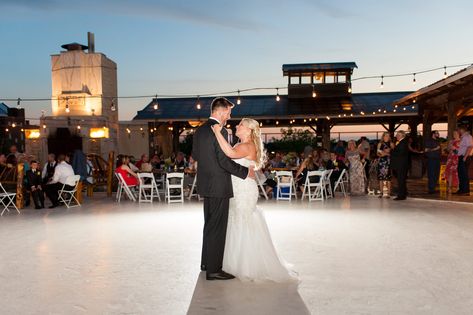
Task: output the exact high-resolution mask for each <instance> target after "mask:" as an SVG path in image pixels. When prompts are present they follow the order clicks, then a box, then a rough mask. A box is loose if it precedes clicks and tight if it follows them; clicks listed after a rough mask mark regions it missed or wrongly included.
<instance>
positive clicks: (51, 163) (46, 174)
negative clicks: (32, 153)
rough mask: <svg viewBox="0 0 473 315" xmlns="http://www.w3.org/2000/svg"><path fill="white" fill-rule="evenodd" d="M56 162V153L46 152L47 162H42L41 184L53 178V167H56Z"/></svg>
mask: <svg viewBox="0 0 473 315" xmlns="http://www.w3.org/2000/svg"><path fill="white" fill-rule="evenodd" d="M56 165H57V162H56V155H55V154H54V153H49V154H48V162H46V164H44V166H43V173H42V177H43V184H46V183H47V182H49V181H50V180H51V178H53V176H54V169H55V168H56Z"/></svg>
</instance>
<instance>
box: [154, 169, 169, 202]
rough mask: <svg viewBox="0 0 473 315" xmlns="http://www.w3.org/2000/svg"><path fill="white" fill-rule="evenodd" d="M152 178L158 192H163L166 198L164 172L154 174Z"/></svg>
mask: <svg viewBox="0 0 473 315" xmlns="http://www.w3.org/2000/svg"><path fill="white" fill-rule="evenodd" d="M154 178H155V181H156V185H157V186H158V191H159V193H160V194H163V195H164V198H165V199H166V174H161V173H157V174H154ZM160 189H161V190H160Z"/></svg>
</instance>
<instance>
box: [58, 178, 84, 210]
mask: <svg viewBox="0 0 473 315" xmlns="http://www.w3.org/2000/svg"><path fill="white" fill-rule="evenodd" d="M79 182H80V175H71V176H69V177H68V178H66V182H65V183H64V184H63V185H62V188H61V189H60V190H59V192H58V194H59V200H60V201H62V202H64V205H66V207H67V208H68V209H69V208H73V207H79V206H80V202H79V200H77V198H76V196H75V194H76V191H77V186H78V185H79ZM66 185H67V186H70V187H72V189H67V188H66ZM73 200H74V201H75V204H74V205H71V203H72V201H73Z"/></svg>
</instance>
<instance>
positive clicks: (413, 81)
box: [412, 73, 416, 85]
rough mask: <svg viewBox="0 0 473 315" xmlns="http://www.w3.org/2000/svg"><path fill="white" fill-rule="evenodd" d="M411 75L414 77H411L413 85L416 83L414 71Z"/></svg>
mask: <svg viewBox="0 0 473 315" xmlns="http://www.w3.org/2000/svg"><path fill="white" fill-rule="evenodd" d="M413 76H414V78H413V79H412V84H414V85H415V84H416V74H415V73H414V74H413Z"/></svg>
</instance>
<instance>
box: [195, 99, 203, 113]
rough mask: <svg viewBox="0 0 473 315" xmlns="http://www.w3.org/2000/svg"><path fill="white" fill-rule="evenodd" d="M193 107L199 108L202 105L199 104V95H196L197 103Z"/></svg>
mask: <svg viewBox="0 0 473 315" xmlns="http://www.w3.org/2000/svg"><path fill="white" fill-rule="evenodd" d="M195 107H196V108H197V109H199V110H200V109H201V108H202V106H201V105H200V96H197V105H196V106H195Z"/></svg>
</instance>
